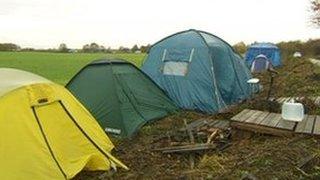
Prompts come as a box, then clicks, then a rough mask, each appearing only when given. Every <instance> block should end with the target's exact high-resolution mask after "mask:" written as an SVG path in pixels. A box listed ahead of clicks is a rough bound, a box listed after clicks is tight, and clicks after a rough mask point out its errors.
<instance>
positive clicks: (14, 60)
mask: <svg viewBox="0 0 320 180" xmlns="http://www.w3.org/2000/svg"><path fill="white" fill-rule="evenodd" d="M106 57H107V58H112V57H118V58H122V59H126V60H128V61H130V62H132V63H134V64H135V65H136V66H138V67H140V66H141V64H142V61H143V59H144V57H145V54H133V53H132V54H128V53H126V54H103V53H91V54H90V53H46V52H0V67H11V68H18V69H22V70H26V71H30V72H33V73H36V74H39V75H41V76H43V77H46V78H48V79H50V80H52V81H55V82H57V83H60V84H63V85H64V84H66V83H67V82H68V81H69V80H70V79H71V78H72V76H73V75H75V74H76V73H77V72H78V71H79V70H80V69H81V68H82V67H83V66H85V65H86V64H88V63H89V62H91V61H93V60H96V59H100V58H106Z"/></svg>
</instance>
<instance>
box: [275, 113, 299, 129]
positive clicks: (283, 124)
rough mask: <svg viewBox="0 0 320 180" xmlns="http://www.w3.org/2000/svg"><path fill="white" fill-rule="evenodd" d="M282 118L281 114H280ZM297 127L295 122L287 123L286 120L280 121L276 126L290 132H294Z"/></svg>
mask: <svg viewBox="0 0 320 180" xmlns="http://www.w3.org/2000/svg"><path fill="white" fill-rule="evenodd" d="M279 115H280V116H281V114H279ZM295 125H296V122H293V121H287V120H284V119H282V118H281V119H280V120H279V122H278V124H277V125H276V126H275V127H277V128H281V129H288V130H292V131H293V130H294V127H295Z"/></svg>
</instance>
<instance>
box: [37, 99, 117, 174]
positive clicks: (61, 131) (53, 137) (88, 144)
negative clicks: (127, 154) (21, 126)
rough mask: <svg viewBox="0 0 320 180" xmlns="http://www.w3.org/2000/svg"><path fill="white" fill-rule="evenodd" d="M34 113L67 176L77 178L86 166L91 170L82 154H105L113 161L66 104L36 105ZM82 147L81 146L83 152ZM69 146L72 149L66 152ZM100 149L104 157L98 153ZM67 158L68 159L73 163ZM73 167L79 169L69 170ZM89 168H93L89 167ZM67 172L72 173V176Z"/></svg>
mask: <svg viewBox="0 0 320 180" xmlns="http://www.w3.org/2000/svg"><path fill="white" fill-rule="evenodd" d="M32 110H33V114H34V116H35V118H36V120H37V123H38V125H39V129H40V131H41V134H42V136H43V139H44V141H45V143H46V145H47V147H48V151H49V152H50V154H51V156H52V158H53V160H54V161H55V163H56V164H57V167H58V168H59V170H60V171H61V173H62V174H63V175H64V177H66V178H68V177H73V176H74V175H75V174H77V173H78V172H79V171H81V170H82V168H83V167H85V168H88V169H90V162H89V161H88V162H86V161H82V159H79V157H81V156H79V154H80V155H81V154H84V153H85V152H91V153H92V154H95V155H101V154H102V155H103V156H105V157H107V158H110V157H109V155H108V154H107V153H106V152H104V151H103V150H102V148H100V147H99V145H97V144H96V143H95V142H94V141H93V140H92V139H91V137H90V136H89V135H88V134H87V133H86V132H85V131H84V129H83V128H82V127H81V125H80V124H79V123H78V122H77V121H76V119H74V117H73V116H72V115H71V113H70V112H69V111H68V109H67V108H66V107H65V105H64V104H63V103H62V101H55V102H52V103H49V104H44V105H39V106H32ZM61 127H62V128H61ZM79 146H80V147H81V148H80V149H79ZM65 147H68V148H67V149H66V148H65ZM96 150H98V151H99V152H100V153H101V154H100V153H98V154H97V151H96ZM64 157H68V158H69V160H67V159H65V158H64ZM70 159H72V161H70ZM87 163H88V164H87ZM109 163H110V165H113V162H111V161H109ZM71 164H73V165H74V164H76V168H74V169H67V168H68V167H70V165H71ZM87 165H88V166H89V167H87ZM65 172H69V174H66V173H65ZM70 172H71V173H70Z"/></svg>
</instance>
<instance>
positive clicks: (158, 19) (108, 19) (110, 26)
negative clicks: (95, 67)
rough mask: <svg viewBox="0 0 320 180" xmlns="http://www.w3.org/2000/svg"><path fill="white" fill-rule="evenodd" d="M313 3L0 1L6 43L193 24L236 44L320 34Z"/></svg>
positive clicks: (149, 33)
mask: <svg viewBox="0 0 320 180" xmlns="http://www.w3.org/2000/svg"><path fill="white" fill-rule="evenodd" d="M308 8H309V1H308V0H229V1H226V0H197V1H195V0H194V1H190V0H184V1H182V0H158V1H152V0H135V1H132V0H113V1H110V0H28V1H26V0H0V22H1V25H0V42H14V43H17V44H19V45H21V46H22V47H36V48H55V47H57V46H58V45H59V44H60V43H61V42H64V43H66V44H67V45H68V47H71V48H80V47H82V45H84V44H86V43H91V42H97V43H99V44H102V45H104V46H106V47H108V46H111V47H114V48H117V47H119V46H120V45H123V46H128V47H132V46H133V45H134V44H136V43H137V44H138V45H142V44H147V43H154V42H156V41H157V40H159V39H161V38H163V37H165V36H167V35H170V34H172V33H175V32H177V31H181V30H185V29H190V28H194V29H201V30H205V31H208V32H211V33H213V34H215V35H218V36H220V37H221V38H223V39H225V40H226V41H228V42H229V43H230V44H234V43H236V42H239V41H244V42H245V43H251V42H253V41H271V42H279V41H288V40H298V39H300V40H307V39H309V38H320V29H315V28H313V27H311V26H310V24H309V23H308V20H309V16H310V12H308Z"/></svg>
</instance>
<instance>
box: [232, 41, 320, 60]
mask: <svg viewBox="0 0 320 180" xmlns="http://www.w3.org/2000/svg"><path fill="white" fill-rule="evenodd" d="M276 45H277V46H278V47H279V48H280V50H281V53H282V54H283V55H288V56H290V55H292V54H293V53H295V52H301V53H302V54H303V55H307V56H317V57H320V39H309V40H308V41H306V42H303V41H288V42H279V43H277V44H276ZM249 46H250V45H246V44H245V43H244V42H239V43H237V44H235V45H233V48H234V49H235V51H237V52H238V53H240V54H245V53H246V51H247V49H248V48H249Z"/></svg>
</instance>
